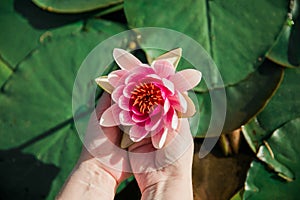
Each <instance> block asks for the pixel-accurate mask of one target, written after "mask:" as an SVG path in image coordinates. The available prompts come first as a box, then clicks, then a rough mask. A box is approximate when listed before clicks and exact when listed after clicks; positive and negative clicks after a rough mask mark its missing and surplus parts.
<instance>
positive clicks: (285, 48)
mask: <svg viewBox="0 0 300 200" xmlns="http://www.w3.org/2000/svg"><path fill="white" fill-rule="evenodd" d="M290 4H291V6H292V10H291V13H289V14H290V15H288V16H290V18H288V19H287V22H286V24H285V26H284V27H283V29H282V31H281V33H280V35H279V36H278V39H277V41H276V43H275V44H274V46H273V47H272V48H271V49H270V51H269V52H268V54H267V57H268V58H269V59H270V60H272V61H274V62H276V63H278V64H280V65H283V66H286V67H299V66H300V59H299V58H300V47H299V43H300V37H299V35H300V15H299V10H300V5H299V4H300V1H299V0H291V1H290Z"/></svg>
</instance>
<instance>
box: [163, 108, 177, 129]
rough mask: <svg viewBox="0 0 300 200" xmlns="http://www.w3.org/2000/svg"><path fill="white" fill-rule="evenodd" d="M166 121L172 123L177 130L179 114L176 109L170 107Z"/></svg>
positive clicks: (171, 125) (172, 126)
mask: <svg viewBox="0 0 300 200" xmlns="http://www.w3.org/2000/svg"><path fill="white" fill-rule="evenodd" d="M165 119H166V123H167V124H168V125H170V127H171V128H172V129H173V130H176V129H177V127H178V116H177V113H176V112H175V110H174V109H170V111H169V112H168V113H167V117H166V118H165Z"/></svg>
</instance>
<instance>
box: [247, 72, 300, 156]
mask: <svg viewBox="0 0 300 200" xmlns="http://www.w3.org/2000/svg"><path fill="white" fill-rule="evenodd" d="M284 72H285V73H284V78H283V81H282V83H281V84H280V86H279V88H278V90H277V91H276V93H275V95H274V96H273V97H272V99H271V100H270V102H269V103H268V105H267V106H266V107H265V109H264V110H263V111H262V112H261V113H260V114H259V115H258V116H257V118H256V119H254V120H252V121H251V122H249V123H248V124H246V125H245V126H243V134H244V136H245V138H246V140H247V142H248V144H249V145H250V147H251V149H252V150H253V151H254V152H257V150H258V148H259V146H260V145H261V144H263V140H264V139H266V138H268V137H269V136H270V134H271V133H272V132H273V131H274V130H275V129H277V128H279V127H280V126H282V125H283V124H285V123H286V122H288V121H290V120H292V119H294V118H297V117H300V101H299V93H300V86H299V76H300V70H299V69H285V70H284Z"/></svg>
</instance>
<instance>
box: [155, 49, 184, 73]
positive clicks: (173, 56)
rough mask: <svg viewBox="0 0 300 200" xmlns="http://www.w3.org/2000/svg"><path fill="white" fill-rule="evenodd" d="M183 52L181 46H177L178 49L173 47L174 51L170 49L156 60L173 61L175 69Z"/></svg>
mask: <svg viewBox="0 0 300 200" xmlns="http://www.w3.org/2000/svg"><path fill="white" fill-rule="evenodd" d="M181 54H182V49H181V48H177V49H173V50H172V51H169V52H167V53H165V54H163V55H161V56H159V57H157V58H156V59H155V60H167V61H169V62H170V63H172V65H173V66H174V69H176V67H177V65H178V63H179V60H180V58H181Z"/></svg>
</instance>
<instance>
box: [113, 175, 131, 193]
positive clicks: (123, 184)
mask: <svg viewBox="0 0 300 200" xmlns="http://www.w3.org/2000/svg"><path fill="white" fill-rule="evenodd" d="M133 180H134V176H130V177H129V178H127V179H126V180H124V181H123V182H122V183H121V184H120V185H119V186H118V188H117V192H116V193H117V194H118V193H119V192H121V191H122V190H123V189H124V188H126V186H127V185H128V184H129V183H130V182H131V181H133Z"/></svg>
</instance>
